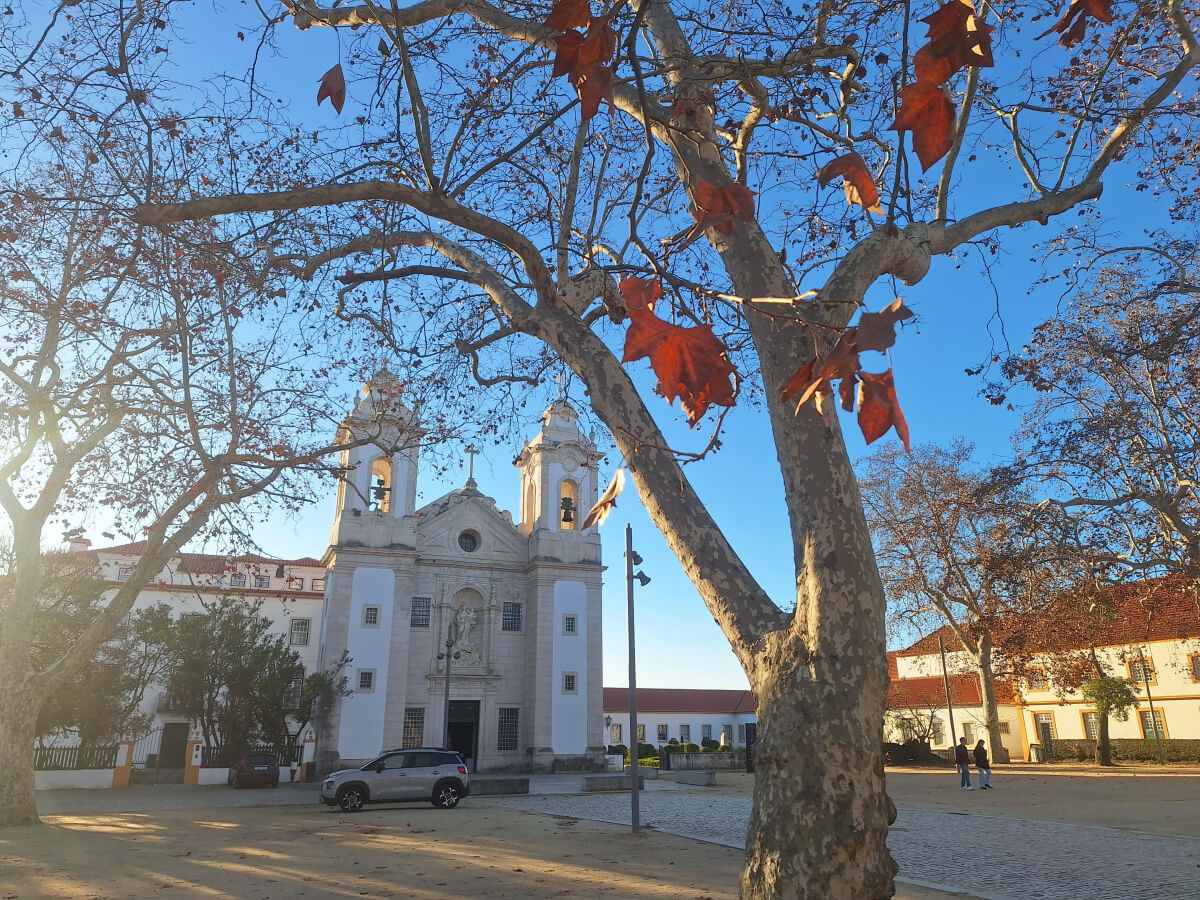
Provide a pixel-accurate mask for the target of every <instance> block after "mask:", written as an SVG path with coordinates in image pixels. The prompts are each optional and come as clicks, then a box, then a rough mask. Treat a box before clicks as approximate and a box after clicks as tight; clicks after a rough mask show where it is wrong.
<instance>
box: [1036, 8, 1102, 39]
mask: <svg viewBox="0 0 1200 900" xmlns="http://www.w3.org/2000/svg"><path fill="white" fill-rule="evenodd" d="M1088 19H1096V20H1098V21H1100V22H1104V23H1105V24H1108V23H1109V22H1111V21H1112V20H1113V15H1112V0H1071V5H1070V6H1068V7H1067V11H1066V12H1065V13H1063V17H1062V18H1061V19H1059V20H1058V21H1057V22H1055V23H1054V24H1053V25H1051V26H1050V28H1049V30H1047V31H1044V32H1042V33H1041V34H1039V35H1038V37H1039V38H1044V37H1045V36H1046V35H1048V34H1051V33H1053V32H1058V33H1059V34H1061V35H1062V37H1060V38H1059V39H1058V42H1059V43H1060V44H1062V45H1063V46H1064V47H1074V46H1075V45H1076V44H1078V43H1079V42H1080V41H1082V40H1083V39H1084V37H1085V36H1086V35H1087V26H1088Z"/></svg>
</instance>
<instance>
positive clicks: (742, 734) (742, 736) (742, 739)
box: [738, 722, 746, 744]
mask: <svg viewBox="0 0 1200 900" xmlns="http://www.w3.org/2000/svg"><path fill="white" fill-rule="evenodd" d="M738 743H739V744H744V743H746V725H745V723H743V722H738Z"/></svg>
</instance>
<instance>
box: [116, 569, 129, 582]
mask: <svg viewBox="0 0 1200 900" xmlns="http://www.w3.org/2000/svg"><path fill="white" fill-rule="evenodd" d="M132 574H133V566H121V567H120V568H119V569H117V581H128V580H129V576H130V575H132Z"/></svg>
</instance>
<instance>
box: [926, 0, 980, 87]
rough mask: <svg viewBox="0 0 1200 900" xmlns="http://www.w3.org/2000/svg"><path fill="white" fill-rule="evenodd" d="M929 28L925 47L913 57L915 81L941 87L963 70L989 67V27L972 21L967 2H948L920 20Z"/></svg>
mask: <svg viewBox="0 0 1200 900" xmlns="http://www.w3.org/2000/svg"><path fill="white" fill-rule="evenodd" d="M921 21H922V22H924V23H926V24H927V25H928V26H929V43H928V44H927V45H925V46H924V47H922V48H921V49H920V50H918V51H917V53H916V55H915V56H914V57H913V69H914V71H915V74H916V76H917V80H918V81H928V82H929V83H931V84H941V83H943V82H944V81H945V80H946V79H947V78H949V77H950V76H951V75H953V74H954V73H955V72H957V71H958V70H959V69H961V68H963V67H964V66H993V65H995V60H994V59H993V58H992V31H993V30H994V28H993V26H991V25H985V24H983V23H982V22H980V21H979V20H978V19H977V18H976V17H975V7H974V5H973V4H972V3H970V2H969V0H966V2H964V0H951V2H950V3H947V4H945V5H944V6H941V7H939V8H938V9H937V11H936V12H934V13H933V15H930V16H926V17H925V18H924V19H922V20H921Z"/></svg>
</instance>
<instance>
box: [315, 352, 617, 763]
mask: <svg viewBox="0 0 1200 900" xmlns="http://www.w3.org/2000/svg"><path fill="white" fill-rule="evenodd" d="M400 395H401V386H400V385H399V384H397V383H396V382H395V380H394V379H393V378H392V377H391V376H390V375H388V373H386V372H385V373H381V374H380V375H377V376H376V377H375V378H373V379H372V380H371V382H369V383H368V384H367V385H366V386H365V387H364V395H363V397H362V399H361V400H360V402H359V403H358V405H357V406H356V408H355V410H354V411H353V412H352V413H351V415H350V416H349V417H348V418H347V419H346V420H345V421H344V423H343V428H345V429H346V431H347V433H348V434H351V435H354V434H358V433H366V430H367V429H372V431H371V433H372V434H373V435H377V437H376V440H375V443H373V444H371V445H367V446H363V447H356V448H354V449H350V450H347V451H345V452H344V453H343V458H342V460H341V463H342V466H343V468H344V469H345V470H346V471H347V472H348V475H347V477H346V480H345V481H344V482H343V484H342V485H341V487H340V488H339V493H338V501H337V506H336V511H335V515H334V523H333V529H332V533H331V537H330V546H329V549H328V550H327V551H326V553H325V555H324V557H323V559H322V563H323V565H324V566H325V568H326V570H327V577H326V582H325V596H324V609H323V613H322V616H321V661H322V664H323V665H328V664H330V663H332V662H335V661H336V660H338V659H339V658H341V656H342V655H343V654H346V655H348V656H349V658H350V660H351V661H350V663H349V666H348V668H347V674H348V675H349V678H350V687H351V689H352V690H353V693H352V694H350V695H349V696H347V697H344V698H340V699H338V700H336V701H335V702H334V705H333V706H332V708H330V709H329V710H327V711H326V712H325V713H324V714H323V715H322V717H321V719H320V720H319V721H318V732H319V750H318V754H317V762H318V769H319V770H327V769H329V768H330V767H332V766H335V765H349V764H353V763H355V762H360V761H366V760H368V759H370V758H371V757H373V756H374V755H376V754H377V753H378V752H379V751H380V750H381V749H386V748H393V747H413V746H448V747H450V748H452V749H455V750H458V751H459V752H460V753H461V754H462V756H463V757H464V759H466V760H467V762H468V766H469V767H470V768H471V769H472V770H474V771H479V772H489V771H554V770H569V769H583V768H588V767H593V766H595V765H597V764H598V763H599V761H600V757H601V754H602V753H603V739H604V734H603V726H604V723H603V709H602V687H601V658H602V654H601V590H602V582H601V576H602V572H603V567H602V565H601V559H600V536H599V534H598V533H597V532H596V531H595V529H587V530H581V529H580V528H579V524H580V523H581V521H582V519H583V515H584V513H585V512H586V510H587V509H588V508H590V506H591V505H592V504H593V503H594V502H595V500H596V496H597V463H598V461H599V459H600V454H599V453H598V452H597V450H596V447H595V444H594V443H593V442H592V441H591V440H590V439H589V438H587V437H585V436H584V435H583V434H582V433H581V432H580V430H579V428H578V422H577V416H576V413H575V411H574V410H573V409H572V408H571V407H570V406H569V405H568V404H567V403H565V402H564V401H561V400H559V401H556V402H555V403H554V404H552V405H551V406H550V408H549V409H547V410H546V412H545V413H544V415H543V417H542V426H541V429H540V431H539V433H538V434H537V435H536V436H535V437H534V439H533V440H531V441H529V442H528V443H526V445H525V446H524V448H523V449H522V451H521V454H520V455H519V456H518V457H517V459H516V461H515V465H516V467H517V469H518V470H519V478H520V488H521V491H520V497H521V505H520V514H519V519H518V520H516V521H514V519H513V517H512V516H511V515H510V514H509V513H507V512H504V511H501V510H500V509H498V508H497V507H496V504H495V502H494V501H493V500H492V499H491V498H489V497H486V496H484V495H483V494H482V493H481V492H480V491H479V490H478V488H477V486H476V484H475V481H474V478H473V477H468V479H467V482H466V484H465V485H464V486H463V487H462V488H460V489H458V490H456V491H452V492H451V493H449V494H446V495H445V496H443V497H440V498H438V499H436V500H434V501H433V502H431V503H427V504H425V505H423V506H421V507H417V506H416V484H417V472H418V463H419V453H418V450H417V449H416V447H417V446H418V445H419V441H418V440H406V435H407V436H412V437H419V423H417V422H416V421H415V419H414V417H413V414H412V413H411V412H410V411H409V410H407V409H406V408H405V407H404V406H403V404H402V402H401V400H400ZM381 447H404V448H406V449H399V450H395V451H392V452H390V453H389V452H385V451H383V450H381V449H380V448H381ZM447 667H449V671H448V672H447Z"/></svg>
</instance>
